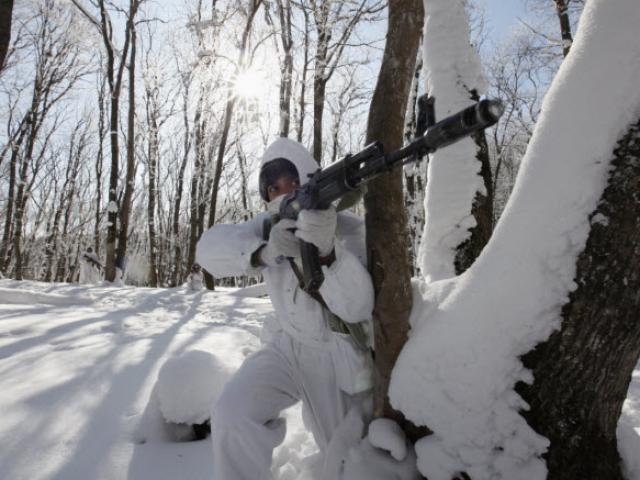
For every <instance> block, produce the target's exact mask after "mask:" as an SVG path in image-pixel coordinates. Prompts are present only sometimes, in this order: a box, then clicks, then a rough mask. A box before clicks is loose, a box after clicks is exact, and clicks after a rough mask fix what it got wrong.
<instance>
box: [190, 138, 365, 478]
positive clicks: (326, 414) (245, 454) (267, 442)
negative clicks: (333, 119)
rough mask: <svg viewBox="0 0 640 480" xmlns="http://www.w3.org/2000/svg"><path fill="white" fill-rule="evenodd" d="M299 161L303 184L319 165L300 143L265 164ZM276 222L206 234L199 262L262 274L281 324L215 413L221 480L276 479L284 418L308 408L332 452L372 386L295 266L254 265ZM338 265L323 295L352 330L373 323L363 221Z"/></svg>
mask: <svg viewBox="0 0 640 480" xmlns="http://www.w3.org/2000/svg"><path fill="white" fill-rule="evenodd" d="M278 157H284V158H287V159H289V160H291V161H292V162H293V163H294V164H295V165H296V168H297V169H298V173H299V176H300V179H301V181H302V182H304V180H302V179H306V178H307V174H308V173H311V172H313V171H314V170H316V169H317V164H316V163H315V161H314V160H313V158H312V157H311V155H310V154H309V153H308V152H307V150H306V149H305V148H304V147H303V146H302V145H300V144H298V143H297V142H294V141H292V140H288V139H282V138H281V139H278V140H277V141H276V142H275V143H274V144H272V145H271V147H269V148H268V149H267V151H266V153H265V155H264V157H263V160H262V161H263V164H264V163H266V162H268V161H269V160H272V159H274V158H278ZM265 218H268V214H267V213H264V214H261V215H258V216H257V217H255V218H254V219H252V220H250V221H248V222H245V223H242V224H238V225H216V226H214V227H213V228H212V229H210V230H208V231H207V232H205V233H204V234H203V236H202V238H201V239H200V241H199V243H198V247H197V251H196V261H197V262H198V263H199V264H200V265H202V266H203V267H204V268H205V269H206V270H208V271H209V272H211V273H212V274H213V275H214V276H216V277H224V276H237V275H243V274H244V275H246V274H249V275H251V274H258V273H262V274H263V275H264V278H265V282H266V286H267V291H268V293H269V296H270V298H271V302H272V303H273V307H274V310H275V317H274V318H273V319H271V321H268V322H267V323H265V325H264V328H263V340H264V341H265V345H264V347H263V348H262V349H261V350H260V351H259V352H257V353H256V354H254V355H252V356H251V357H249V358H248V359H247V360H246V361H245V362H244V364H243V365H242V366H241V367H240V369H239V370H238V372H237V373H236V374H235V375H234V377H233V378H232V379H231V380H230V381H229V382H228V384H227V385H226V386H225V389H224V391H223V393H222V395H221V396H220V398H219V400H218V402H217V404H216V406H215V407H214V410H213V415H212V438H213V450H214V476H213V478H214V480H266V479H269V478H271V472H270V466H271V459H272V453H273V449H274V448H275V447H277V446H278V445H279V444H280V443H282V441H283V440H284V436H285V430H286V429H285V425H284V421H283V419H281V418H279V414H280V412H281V411H282V410H284V409H286V408H288V407H290V406H292V405H293V404H295V403H296V402H297V401H298V400H302V401H303V416H304V420H305V425H307V427H308V428H310V429H311V431H312V432H313V435H314V438H315V440H316V442H317V443H318V446H319V447H320V449H321V450H323V449H324V448H325V447H326V446H327V444H328V443H329V441H330V439H331V436H332V434H333V432H334V429H335V428H336V427H337V426H338V424H339V423H340V422H341V420H342V419H343V418H344V416H345V414H346V412H347V409H348V407H349V406H350V402H351V401H353V400H354V398H355V397H352V396H351V395H350V394H356V393H358V392H363V391H366V390H368V389H369V388H370V386H371V371H370V359H369V357H368V355H367V354H365V353H363V352H361V351H359V350H358V349H357V348H356V347H355V346H354V344H353V342H352V341H351V339H350V338H349V336H348V335H343V334H338V333H335V332H333V331H331V330H330V328H329V326H328V323H327V313H326V311H325V310H324V309H323V308H322V307H321V305H320V304H319V303H318V302H317V301H316V300H314V299H313V298H312V297H310V296H309V295H307V294H306V293H305V292H304V291H302V290H301V289H300V288H299V286H298V279H297V278H296V276H295V274H294V272H293V270H292V268H291V266H290V265H289V264H288V263H287V262H283V263H282V264H280V265H278V266H274V267H259V268H253V267H252V266H251V263H250V262H251V254H252V253H253V252H255V251H256V250H257V249H258V248H259V247H260V246H261V245H263V244H264V243H265V241H264V240H263V238H262V227H263V221H264V220H265ZM335 252H336V260H335V261H334V262H333V264H331V265H330V266H329V267H326V266H323V267H322V268H323V271H324V275H325V280H324V283H323V284H322V286H321V287H320V294H321V295H322V297H323V298H324V300H325V302H326V303H327V305H328V306H329V308H330V309H331V311H332V312H333V313H334V314H336V315H337V316H339V317H340V318H341V319H342V320H344V321H345V322H360V321H368V322H370V321H371V312H372V310H373V301H374V295H373V285H372V282H371V278H370V276H369V273H368V272H367V270H366V268H365V238H364V222H363V221H362V219H360V218H359V217H357V216H355V215H352V214H348V213H339V214H338V226H337V230H336V241H335Z"/></svg>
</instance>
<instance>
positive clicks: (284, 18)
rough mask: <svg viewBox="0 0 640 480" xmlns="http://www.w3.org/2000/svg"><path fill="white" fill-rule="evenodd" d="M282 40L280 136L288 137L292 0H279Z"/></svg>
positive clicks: (291, 58)
mask: <svg viewBox="0 0 640 480" xmlns="http://www.w3.org/2000/svg"><path fill="white" fill-rule="evenodd" d="M277 5H278V17H279V19H280V26H281V30H282V31H281V32H280V41H281V43H282V52H283V55H284V59H283V63H282V67H281V80H280V136H281V137H288V136H289V128H290V125H291V82H292V78H293V37H292V34H291V0H278V1H277Z"/></svg>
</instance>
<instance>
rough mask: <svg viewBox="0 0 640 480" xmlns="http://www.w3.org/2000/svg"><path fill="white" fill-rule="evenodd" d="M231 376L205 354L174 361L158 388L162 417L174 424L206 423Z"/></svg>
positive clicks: (165, 367) (160, 375)
mask: <svg viewBox="0 0 640 480" xmlns="http://www.w3.org/2000/svg"><path fill="white" fill-rule="evenodd" d="M230 375H231V372H228V371H227V369H226V368H225V367H224V365H223V364H222V363H221V362H220V361H218V359H217V358H216V357H215V356H214V355H212V354H211V353H209V352H205V351H202V350H192V351H189V352H186V353H184V354H182V355H181V356H178V357H174V358H170V359H169V360H167V361H166V362H165V364H164V365H163V366H162V368H161V369H160V372H159V373H158V382H157V384H156V393H157V396H158V402H159V405H160V411H161V412H162V416H163V417H164V418H165V420H166V421H167V422H172V423H186V424H189V425H191V424H199V423H203V422H204V421H206V420H207V419H208V418H209V417H210V416H211V408H212V406H213V404H214V403H215V401H216V400H217V399H218V397H219V396H220V393H221V392H222V387H223V386H224V384H225V383H226V381H227V380H228V379H229V377H230Z"/></svg>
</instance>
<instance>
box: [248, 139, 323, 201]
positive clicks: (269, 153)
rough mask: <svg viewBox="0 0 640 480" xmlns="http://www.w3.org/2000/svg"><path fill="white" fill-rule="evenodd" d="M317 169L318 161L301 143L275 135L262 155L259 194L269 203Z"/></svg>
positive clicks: (296, 186)
mask: <svg viewBox="0 0 640 480" xmlns="http://www.w3.org/2000/svg"><path fill="white" fill-rule="evenodd" d="M317 169H318V164H317V163H316V161H315V160H314V159H313V157H312V156H311V154H310V153H309V151H308V150H307V149H306V148H305V147H304V146H303V145H302V144H300V143H298V142H296V141H294V140H290V139H288V138H278V139H277V140H276V141H274V142H273V143H272V144H271V145H269V147H268V148H267V149H266V151H265V152H264V155H263V156H262V162H261V167H260V178H259V186H260V196H261V197H262V199H263V200H264V201H265V202H271V201H272V200H274V199H276V198H278V197H281V196H282V195H285V194H287V193H290V192H291V191H293V190H295V189H296V188H298V187H299V186H300V185H302V184H304V183H306V181H307V179H308V178H309V176H310V175H312V174H313V173H314V172H315V171H316V170H317Z"/></svg>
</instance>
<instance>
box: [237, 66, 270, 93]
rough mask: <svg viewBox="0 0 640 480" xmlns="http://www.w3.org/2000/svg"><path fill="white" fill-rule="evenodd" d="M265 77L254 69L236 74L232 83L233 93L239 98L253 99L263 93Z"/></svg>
mask: <svg viewBox="0 0 640 480" xmlns="http://www.w3.org/2000/svg"><path fill="white" fill-rule="evenodd" d="M265 83H266V80H265V76H264V74H263V73H262V72H260V71H259V70H256V69H252V68H249V69H246V70H243V71H241V72H240V73H238V75H237V76H236V78H235V80H234V81H233V92H234V93H235V95H236V96H238V97H239V98H244V99H253V98H258V97H260V96H261V95H262V94H263V93H264V91H265Z"/></svg>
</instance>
